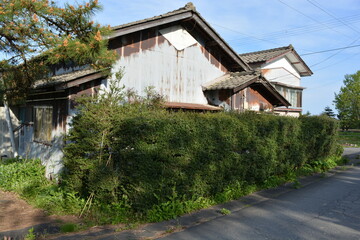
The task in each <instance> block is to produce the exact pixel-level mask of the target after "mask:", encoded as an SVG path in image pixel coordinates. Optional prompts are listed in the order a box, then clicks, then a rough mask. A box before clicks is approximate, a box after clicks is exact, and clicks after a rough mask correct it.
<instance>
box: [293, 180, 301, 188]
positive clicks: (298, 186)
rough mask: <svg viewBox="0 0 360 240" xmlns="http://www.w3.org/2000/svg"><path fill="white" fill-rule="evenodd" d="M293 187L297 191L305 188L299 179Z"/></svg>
mask: <svg viewBox="0 0 360 240" xmlns="http://www.w3.org/2000/svg"><path fill="white" fill-rule="evenodd" d="M292 187H293V188H295V189H299V188H302V187H303V186H302V185H301V183H300V181H299V180H298V179H296V180H295V181H294V182H293V185H292Z"/></svg>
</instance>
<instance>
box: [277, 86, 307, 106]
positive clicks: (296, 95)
mask: <svg viewBox="0 0 360 240" xmlns="http://www.w3.org/2000/svg"><path fill="white" fill-rule="evenodd" d="M275 88H276V90H278V91H279V92H280V94H281V95H283V97H285V98H286V100H288V101H289V103H290V104H291V106H292V107H301V105H302V104H301V102H302V90H298V89H292V88H287V87H282V86H278V85H275Z"/></svg>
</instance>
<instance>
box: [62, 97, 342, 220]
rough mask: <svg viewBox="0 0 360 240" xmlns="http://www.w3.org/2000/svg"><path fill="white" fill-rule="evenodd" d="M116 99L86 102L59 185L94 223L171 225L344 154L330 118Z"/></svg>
mask: <svg viewBox="0 0 360 240" xmlns="http://www.w3.org/2000/svg"><path fill="white" fill-rule="evenodd" d="M111 94H115V92H113V93H110V95H107V96H105V97H104V96H103V97H102V98H100V99H98V98H90V99H87V100H84V101H83V102H82V105H81V108H80V110H79V114H78V115H77V116H76V117H75V118H74V119H73V126H72V129H71V131H70V133H69V135H68V137H67V141H68V143H67V146H66V147H65V166H66V169H67V171H65V174H64V176H63V183H64V184H63V186H65V188H66V189H68V190H70V191H72V192H77V193H79V197H81V198H83V199H88V202H89V201H90V202H94V204H93V207H92V208H93V211H90V213H89V214H90V215H92V217H94V218H96V219H98V220H99V219H101V216H100V215H101V214H100V215H99V214H98V213H99V212H108V213H109V214H112V215H114V214H115V215H116V214H117V216H118V217H116V219H117V220H115V222H121V221H123V220H124V219H127V218H128V217H130V216H134V215H136V216H138V217H139V216H140V217H141V216H142V217H148V219H150V220H154V221H155V220H163V219H167V218H171V217H174V215H179V214H182V213H185V212H189V211H191V210H194V209H198V208H201V207H205V206H208V205H209V204H214V203H218V202H223V201H228V200H230V199H234V198H237V197H240V196H241V195H244V194H246V193H248V192H249V191H253V190H254V189H255V188H256V187H254V186H262V185H272V184H274V183H277V182H279V181H280V180H279V179H285V178H286V177H289V176H293V172H294V171H295V170H297V169H300V168H306V167H308V166H310V167H311V166H313V167H318V166H320V165H321V164H322V165H321V166H324V164H323V163H324V161H325V162H326V159H327V158H329V157H331V156H332V155H338V156H339V151H338V150H337V147H336V146H337V144H336V142H335V140H336V130H337V127H338V126H337V122H336V121H335V120H333V119H330V118H323V117H301V118H298V119H297V118H289V117H279V116H273V115H264V114H256V113H252V112H249V113H243V114H237V113H223V112H221V113H202V114H200V113H193V112H169V111H166V110H164V109H161V108H158V107H153V105H152V104H151V102H152V101H153V99H154V98H152V97H153V96H154V95H148V97H147V98H145V99H146V100H144V99H142V100H140V101H137V102H135V103H133V104H128V103H126V102H123V104H121V105H119V104H115V103H114V102H112V100H113V96H111ZM115 95H116V94H115ZM116 96H117V97H119V98H120V99H121V98H122V97H123V96H118V95H116ZM319 164H320V165H319ZM105 215H106V214H105ZM161 216H162V217H161ZM102 219H103V220H99V221H103V222H104V223H105V222H109V221H111V222H114V218H112V220H110V219H111V218H109V220H106V219H107V218H106V217H104V216H102ZM104 219H105V220H104Z"/></svg>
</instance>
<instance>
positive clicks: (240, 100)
mask: <svg viewBox="0 0 360 240" xmlns="http://www.w3.org/2000/svg"><path fill="white" fill-rule="evenodd" d="M244 103H245V91H244V90H241V91H239V92H237V93H235V94H234V95H233V96H232V104H231V105H232V109H233V110H237V111H243V110H244V109H245V106H244Z"/></svg>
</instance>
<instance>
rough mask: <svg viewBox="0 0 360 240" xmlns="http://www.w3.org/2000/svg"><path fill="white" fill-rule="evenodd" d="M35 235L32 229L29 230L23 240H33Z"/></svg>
mask: <svg viewBox="0 0 360 240" xmlns="http://www.w3.org/2000/svg"><path fill="white" fill-rule="evenodd" d="M35 239H36V235H35V233H34V228H30V229H29V230H28V233H27V234H26V235H25V237H24V240H35Z"/></svg>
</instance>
